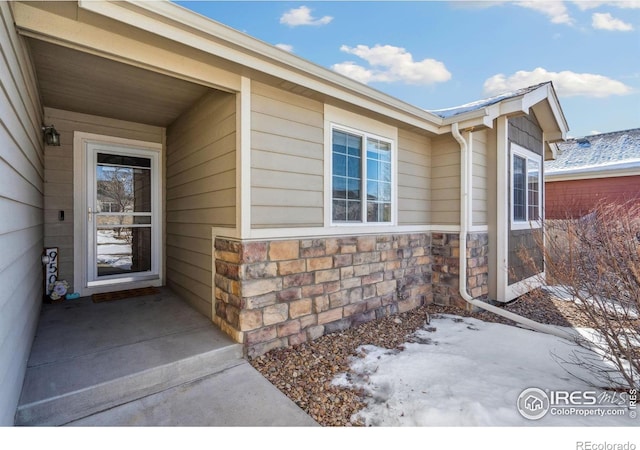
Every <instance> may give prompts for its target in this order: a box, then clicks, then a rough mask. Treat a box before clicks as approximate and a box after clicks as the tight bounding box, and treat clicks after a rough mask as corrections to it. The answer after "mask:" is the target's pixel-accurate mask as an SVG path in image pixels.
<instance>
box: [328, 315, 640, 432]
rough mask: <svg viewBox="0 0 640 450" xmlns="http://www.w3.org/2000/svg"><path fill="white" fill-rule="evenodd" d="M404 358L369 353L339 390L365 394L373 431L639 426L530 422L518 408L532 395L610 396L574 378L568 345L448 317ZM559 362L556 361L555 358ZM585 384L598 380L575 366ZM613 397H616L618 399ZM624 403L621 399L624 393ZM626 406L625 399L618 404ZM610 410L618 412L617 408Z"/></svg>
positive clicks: (340, 380)
mask: <svg viewBox="0 0 640 450" xmlns="http://www.w3.org/2000/svg"><path fill="white" fill-rule="evenodd" d="M412 340H414V341H418V342H410V343H407V344H406V345H405V349H404V350H403V351H400V352H398V351H392V350H387V349H382V348H379V347H375V346H363V347H361V350H362V352H363V354H366V356H364V357H363V358H354V359H353V361H352V364H351V368H352V370H353V371H354V372H355V374H349V375H346V374H342V375H340V376H339V377H337V378H336V379H335V383H337V384H341V385H346V386H350V387H355V388H362V389H364V391H365V392H366V393H367V396H368V406H367V408H365V409H364V410H363V411H361V412H360V413H358V417H360V418H361V419H362V420H363V421H364V422H365V424H366V425H371V426H532V425H533V426H588V425H596V426H638V425H640V422H638V419H632V418H630V417H629V411H628V410H626V408H625V409H624V412H625V414H624V415H623V416H604V417H600V416H590V417H587V416H579V415H575V414H574V415H566V416H560V415H552V414H551V410H550V411H549V413H547V414H546V415H545V416H544V417H543V418H541V419H539V420H529V419H526V418H524V417H522V416H521V415H520V413H519V412H518V410H517V408H516V403H517V400H518V396H519V395H520V394H521V393H522V391H523V390H525V389H527V388H532V387H535V388H539V389H541V390H543V391H547V392H549V391H561V390H566V391H571V392H573V391H591V392H593V391H596V392H597V395H598V396H600V395H602V393H603V391H602V390H599V389H595V388H593V387H592V386H590V385H589V384H587V383H586V382H583V381H580V380H578V379H576V378H574V377H572V376H571V375H569V374H568V373H567V371H566V370H565V368H563V367H562V366H561V365H560V363H559V362H558V361H559V360H558V358H562V359H565V360H566V359H567V358H569V357H570V355H571V353H572V351H573V350H575V349H576V347H575V346H574V345H573V344H572V343H571V342H569V341H566V340H563V339H560V338H557V337H554V336H550V335H546V334H542V333H537V332H534V331H529V330H525V329H521V328H517V327H513V326H508V325H502V324H497V323H489V322H483V321H480V320H476V319H473V318H461V317H457V316H450V315H442V316H440V317H438V318H433V319H432V320H431V323H430V324H429V325H425V327H423V329H421V330H418V331H417V332H416V334H415V335H414V339H412ZM554 355H555V356H554ZM570 369H571V370H572V371H574V373H576V374H577V375H579V376H580V377H581V378H583V379H586V380H592V377H590V375H589V374H588V373H586V372H584V371H582V372H580V368H576V367H574V366H572V367H570ZM611 395H613V394H611ZM617 395H618V396H619V395H620V394H617ZM617 400H620V397H618V398H617V399H616V401H617ZM603 404H604V405H606V407H604V408H602V409H603V410H607V411H611V410H613V409H614V408H609V406H610V405H611V402H604V403H603Z"/></svg>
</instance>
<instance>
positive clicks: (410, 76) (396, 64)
mask: <svg viewBox="0 0 640 450" xmlns="http://www.w3.org/2000/svg"><path fill="white" fill-rule="evenodd" d="M340 50H341V51H343V52H345V53H349V54H352V55H355V56H358V57H360V58H362V59H364V60H365V61H366V62H367V63H369V66H370V67H369V68H367V67H363V66H361V65H358V64H356V63H355V62H352V61H347V62H343V63H339V64H334V65H333V66H332V69H333V70H335V71H336V72H338V73H340V74H342V75H346V76H348V77H350V78H353V79H354V80H357V81H360V82H362V83H371V82H375V81H379V82H394V81H401V82H405V83H409V84H432V83H438V82H443V81H447V80H449V79H450V78H451V73H450V72H449V71H448V70H447V68H446V67H445V65H444V63H442V62H440V61H436V60H435V59H429V58H427V59H423V60H422V61H414V60H413V55H411V53H409V52H407V51H406V50H405V49H404V48H401V47H394V46H393V45H375V46H374V47H368V46H366V45H358V46H356V47H349V46H347V45H343V46H342V47H340Z"/></svg>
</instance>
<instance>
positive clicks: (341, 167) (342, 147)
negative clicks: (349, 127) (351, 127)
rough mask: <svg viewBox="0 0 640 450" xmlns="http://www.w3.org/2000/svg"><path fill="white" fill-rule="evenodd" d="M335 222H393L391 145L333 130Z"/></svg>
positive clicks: (370, 137) (333, 207) (365, 135)
mask: <svg viewBox="0 0 640 450" xmlns="http://www.w3.org/2000/svg"><path fill="white" fill-rule="evenodd" d="M331 139H332V141H331V142H332V144H331V145H332V148H331V157H332V178H331V181H332V219H333V221H334V222H359V223H381V222H382V223H390V222H391V198H392V197H391V180H392V178H391V174H392V167H391V142H390V141H387V140H384V139H381V138H378V137H374V136H370V135H367V134H360V133H356V132H347V131H344V130H340V129H333V131H332V136H331Z"/></svg>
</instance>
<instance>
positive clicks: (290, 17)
mask: <svg viewBox="0 0 640 450" xmlns="http://www.w3.org/2000/svg"><path fill="white" fill-rule="evenodd" d="M332 20H333V17H331V16H324V17H321V18H320V19H316V18H315V17H313V16H312V15H311V9H309V8H308V7H306V6H301V7H299V8H293V9H290V10H289V11H287V12H286V13H284V14H283V15H282V17H280V23H282V24H285V25H289V26H290V27H298V26H301V25H316V26H317V25H326V24H328V23H329V22H331V21H332Z"/></svg>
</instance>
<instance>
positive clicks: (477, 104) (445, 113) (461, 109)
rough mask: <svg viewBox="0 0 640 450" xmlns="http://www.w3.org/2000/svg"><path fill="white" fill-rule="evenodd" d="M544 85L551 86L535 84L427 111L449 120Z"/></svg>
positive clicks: (548, 82)
mask: <svg viewBox="0 0 640 450" xmlns="http://www.w3.org/2000/svg"><path fill="white" fill-rule="evenodd" d="M546 84H551V82H550V81H547V82H544V83H540V84H536V85H534V86H528V87H525V88H522V89H518V90H515V91H509V92H504V93H502V94H499V95H496V96H493V97H489V98H485V99H482V100H476V101H474V102H471V103H465V104H464V105H460V106H454V107H451V108H444V109H431V110H429V112H430V113H433V114H435V115H436V116H440V117H442V118H443V119H449V118H451V117H454V116H458V115H460V114H464V113H470V112H474V111H480V110H482V109H484V108H486V107H488V106H491V105H495V104H496V103H500V102H501V101H503V100H508V99H512V98H515V97H519V96H521V95H525V94H528V93H529V92H533V91H535V90H536V89H538V88H539V87H541V86H544V85H546Z"/></svg>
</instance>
